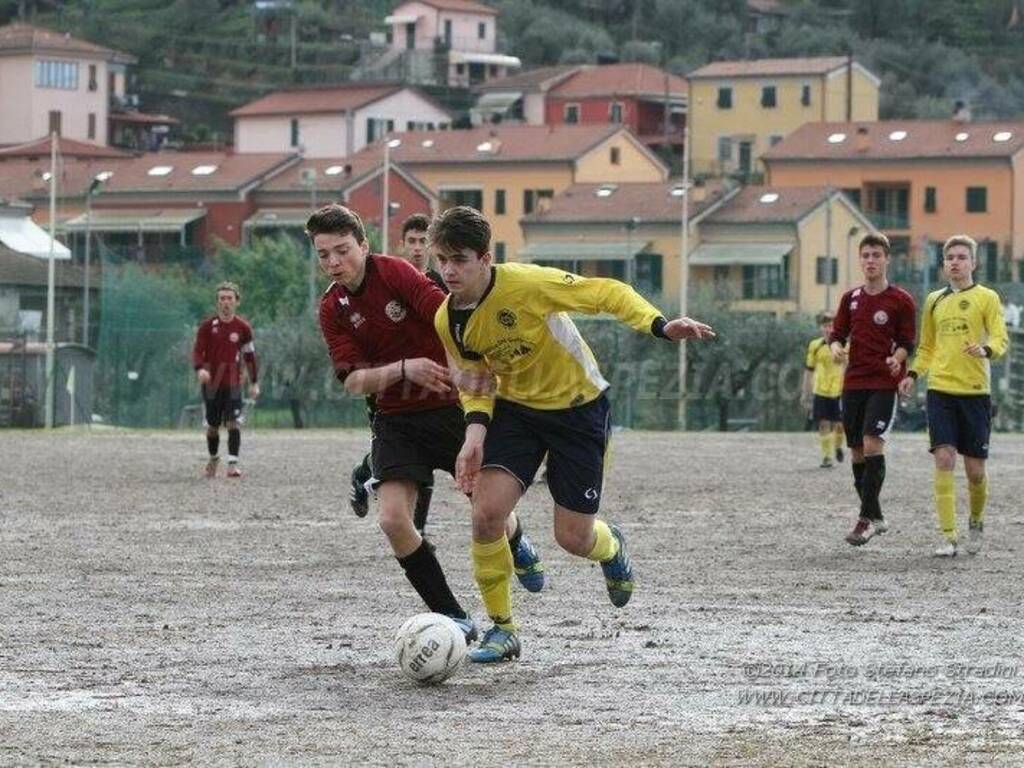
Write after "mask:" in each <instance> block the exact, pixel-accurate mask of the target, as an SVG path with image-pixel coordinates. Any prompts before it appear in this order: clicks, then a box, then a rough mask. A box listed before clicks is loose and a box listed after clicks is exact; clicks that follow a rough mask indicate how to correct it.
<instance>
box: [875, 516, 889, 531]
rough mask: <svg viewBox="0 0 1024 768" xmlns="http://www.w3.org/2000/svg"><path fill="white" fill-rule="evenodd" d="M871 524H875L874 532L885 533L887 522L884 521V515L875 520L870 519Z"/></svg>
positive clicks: (887, 526) (887, 528) (887, 527)
mask: <svg viewBox="0 0 1024 768" xmlns="http://www.w3.org/2000/svg"><path fill="white" fill-rule="evenodd" d="M871 524H872V525H873V526H875V533H885V532H886V531H888V530H889V524H888V523H887V522H885V518H884V517H879V518H877V519H876V520H872V521H871Z"/></svg>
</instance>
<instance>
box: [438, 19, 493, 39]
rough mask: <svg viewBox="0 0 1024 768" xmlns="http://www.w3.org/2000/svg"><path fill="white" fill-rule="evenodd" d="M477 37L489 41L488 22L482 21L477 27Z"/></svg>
mask: <svg viewBox="0 0 1024 768" xmlns="http://www.w3.org/2000/svg"><path fill="white" fill-rule="evenodd" d="M446 29H447V28H446ZM476 36H477V37H479V38H480V39H481V40H486V39H487V23H486V22H483V21H481V22H480V23H479V24H477V25H476Z"/></svg>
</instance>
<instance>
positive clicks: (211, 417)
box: [203, 387, 242, 427]
mask: <svg viewBox="0 0 1024 768" xmlns="http://www.w3.org/2000/svg"><path fill="white" fill-rule="evenodd" d="M203 403H204V404H205V406H206V425H207V426H208V427H219V426H220V425H221V424H224V423H226V422H229V421H238V420H239V419H240V418H241V416H242V390H240V389H218V390H215V391H213V392H210V391H209V390H207V389H206V388H205V387H204V388H203Z"/></svg>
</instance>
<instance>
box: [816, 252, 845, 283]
mask: <svg viewBox="0 0 1024 768" xmlns="http://www.w3.org/2000/svg"><path fill="white" fill-rule="evenodd" d="M814 281H815V282H816V283H817V284H818V285H835V284H836V283H837V282H839V259H838V258H836V257H834V256H833V257H832V258H829V257H828V256H819V257H818V261H817V265H816V269H815V277H814Z"/></svg>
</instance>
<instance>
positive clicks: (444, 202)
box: [440, 189, 484, 213]
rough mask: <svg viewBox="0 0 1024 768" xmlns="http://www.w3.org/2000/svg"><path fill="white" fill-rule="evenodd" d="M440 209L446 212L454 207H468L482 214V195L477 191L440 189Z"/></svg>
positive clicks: (481, 192) (480, 191)
mask: <svg viewBox="0 0 1024 768" xmlns="http://www.w3.org/2000/svg"><path fill="white" fill-rule="evenodd" d="M440 198H441V209H442V210H445V211H447V210H448V209H449V208H454V207H455V206H456V205H468V206H469V207H470V208H476V210H478V211H480V212H481V213H483V210H484V193H483V191H482V190H479V189H442V190H441V194H440Z"/></svg>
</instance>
